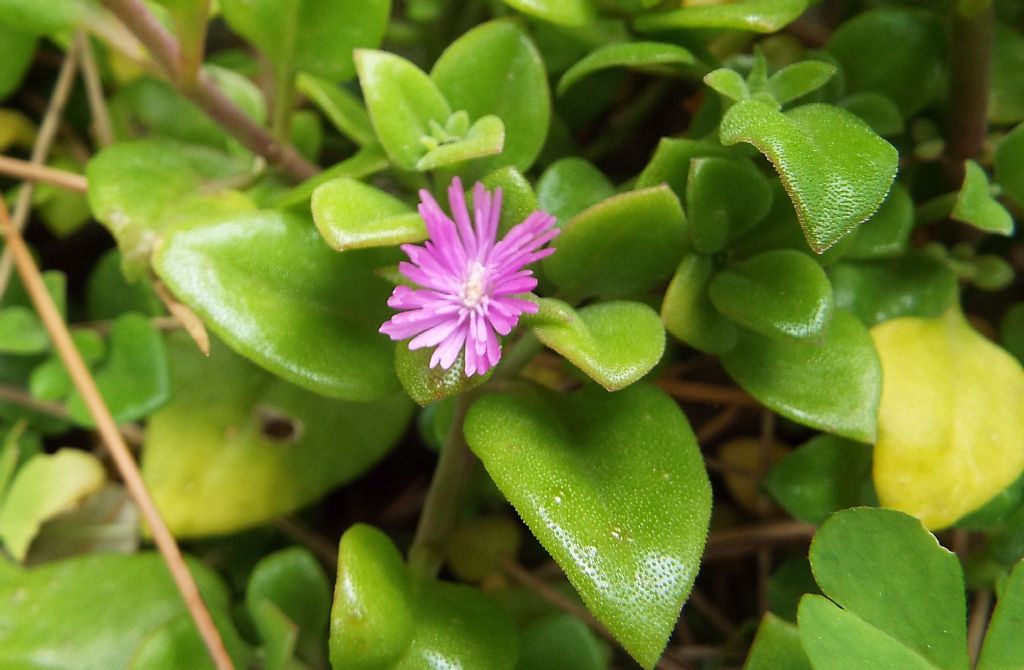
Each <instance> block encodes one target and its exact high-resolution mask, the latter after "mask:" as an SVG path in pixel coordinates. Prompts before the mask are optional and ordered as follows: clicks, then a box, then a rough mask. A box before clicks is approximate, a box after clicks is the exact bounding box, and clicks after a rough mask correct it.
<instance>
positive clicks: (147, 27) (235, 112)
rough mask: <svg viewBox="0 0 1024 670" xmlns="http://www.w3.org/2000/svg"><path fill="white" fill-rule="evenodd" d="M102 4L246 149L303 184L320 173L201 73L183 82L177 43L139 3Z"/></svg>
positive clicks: (107, 0) (124, 0)
mask: <svg viewBox="0 0 1024 670" xmlns="http://www.w3.org/2000/svg"><path fill="white" fill-rule="evenodd" d="M103 5H104V6H105V7H106V8H107V9H109V10H110V11H111V12H113V14H114V15H115V16H117V17H118V18H119V19H121V21H122V22H124V24H125V25H126V26H128V29H129V30H130V31H131V32H132V33H133V34H134V35H135V37H137V38H138V39H139V41H140V42H142V43H143V44H144V45H145V46H146V48H147V49H148V50H149V52H150V54H152V56H153V58H154V59H155V60H156V61H157V63H159V64H160V66H161V67H162V68H163V69H164V71H165V72H166V74H167V76H168V77H169V78H170V80H171V82H172V83H174V84H175V85H176V86H177V87H178V89H179V90H180V91H181V92H182V94H184V95H185V96H186V97H188V98H189V99H190V100H191V101H192V102H194V103H196V105H198V106H199V107H200V109H202V110H203V111H204V112H206V114H207V115H208V116H209V117H210V118H212V119H213V120H214V121H216V122H217V123H219V124H220V125H221V126H222V127H223V128H224V130H226V131H227V132H228V133H230V134H231V135H233V136H234V137H235V138H236V139H237V140H239V141H240V142H241V143H242V144H243V145H245V147H246V148H247V149H249V150H250V151H252V152H254V153H256V154H259V155H260V156H263V157H264V158H265V159H267V162H269V163H270V164H271V165H276V166H277V167H279V168H281V170H283V171H284V172H285V173H286V174H287V175H288V176H290V177H291V178H292V179H294V180H295V181H303V180H305V179H308V178H310V177H312V176H313V175H315V174H317V173H318V172H320V168H318V167H317V166H315V165H313V164H312V163H310V162H309V161H307V160H306V159H305V158H303V157H302V156H301V155H300V154H299V152H298V151H296V150H295V147H293V146H292V145H290V144H284V143H281V142H278V141H277V140H275V139H274V138H273V136H271V134H270V133H269V132H268V131H267V129H266V128H264V127H263V126H261V125H259V124H257V123H256V122H254V121H253V120H252V119H250V118H249V117H248V116H246V114H245V112H243V111H242V110H241V109H240V108H239V107H238V106H237V105H236V104H235V103H233V102H231V100H230V99H229V98H228V97H227V96H226V95H224V93H223V92H222V91H221V90H220V89H219V88H217V87H216V86H215V85H214V84H213V82H212V81H211V80H210V78H209V77H207V76H205V75H203V74H202V73H200V76H199V77H197V78H196V80H195V82H194V83H190V82H184V81H182V79H183V73H182V62H181V49H180V47H179V46H178V41H177V40H176V39H175V38H174V36H173V35H171V34H170V33H169V32H168V31H167V29H166V28H164V27H163V25H162V24H161V23H160V22H159V21H158V20H157V19H156V17H154V16H153V14H152V13H151V12H150V11H149V9H147V8H146V6H145V5H144V4H143V3H142V0H103Z"/></svg>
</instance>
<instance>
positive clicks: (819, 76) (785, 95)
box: [768, 60, 836, 105]
mask: <svg viewBox="0 0 1024 670" xmlns="http://www.w3.org/2000/svg"><path fill="white" fill-rule="evenodd" d="M835 73H836V66H835V65H832V64H831V63H826V62H824V61H819V60H806V61H803V62H800V63H793V64H792V65H787V66H786V67H784V68H782V69H781V70H779V71H778V72H776V73H775V74H773V75H772V76H771V77H770V78H769V79H768V93H770V94H771V96H772V97H773V98H775V100H776V101H777V102H778V103H779V104H780V105H784V104H786V103H787V102H792V101H793V100H796V99H797V98H800V97H803V96H805V95H807V94H808V93H810V92H811V91H816V90H818V89H819V88H821V87H822V86H824V85H825V84H827V83H828V80H829V79H831V78H832V75H834V74H835Z"/></svg>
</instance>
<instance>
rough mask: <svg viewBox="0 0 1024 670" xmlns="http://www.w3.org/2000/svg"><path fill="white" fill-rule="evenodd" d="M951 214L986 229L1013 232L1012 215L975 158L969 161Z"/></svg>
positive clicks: (1003, 233) (978, 227) (1001, 233)
mask: <svg viewBox="0 0 1024 670" xmlns="http://www.w3.org/2000/svg"><path fill="white" fill-rule="evenodd" d="M950 216H951V217H952V218H954V219H956V220H958V221H963V222H964V223H969V224H970V225H972V226H974V227H975V228H977V229H979V230H984V231H985V232H989V233H997V234H999V235H1007V236H1009V235H1013V217H1012V216H1011V215H1010V213H1009V212H1007V211H1006V208H1005V207H1003V206H1002V205H1000V204H999V202H998V201H996V199H995V198H993V197H992V194H991V193H990V191H989V186H988V176H986V175H985V170H984V169H983V168H982V167H981V166H980V165H978V164H977V163H976V162H975V161H967V163H966V174H965V176H964V183H963V186H961V187H960V193H959V195H957V198H956V204H955V205H953V213H952V214H951V215H950Z"/></svg>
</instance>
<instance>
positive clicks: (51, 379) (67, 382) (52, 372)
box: [28, 271, 120, 400]
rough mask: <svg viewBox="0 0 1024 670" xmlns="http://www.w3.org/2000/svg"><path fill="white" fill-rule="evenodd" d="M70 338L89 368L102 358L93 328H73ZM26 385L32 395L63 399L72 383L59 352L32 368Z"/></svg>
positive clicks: (103, 348) (102, 348)
mask: <svg viewBox="0 0 1024 670" xmlns="http://www.w3.org/2000/svg"><path fill="white" fill-rule="evenodd" d="M118 272H120V271H118ZM71 340H72V341H73V342H74V343H75V348H76V349H78V353H79V355H80V356H81V357H82V360H83V361H84V362H85V364H86V365H87V366H89V367H90V368H92V366H93V365H94V364H96V363H97V362H99V361H100V360H101V359H102V358H103V355H104V353H106V350H107V346H106V344H105V343H104V341H103V338H102V337H100V334H99V333H97V332H96V331H94V330H74V331H72V332H71ZM28 387H29V391H31V393H32V396H33V397H35V398H39V399H40V400H63V399H64V398H65V397H67V395H68V394H69V393H71V390H72V389H73V388H74V384H73V383H72V381H71V375H69V374H68V371H67V368H65V367H64V361H63V360H62V359H61V357H60V354H58V353H54V354H52V355H51V356H50V357H49V358H47V359H46V360H45V361H43V362H42V363H40V364H39V366H38V367H36V368H35V369H34V370H32V376H31V377H29V384H28Z"/></svg>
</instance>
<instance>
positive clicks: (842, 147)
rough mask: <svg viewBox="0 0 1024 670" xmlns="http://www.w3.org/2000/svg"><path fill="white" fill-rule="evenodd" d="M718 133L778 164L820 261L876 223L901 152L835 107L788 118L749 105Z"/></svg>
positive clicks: (734, 110)
mask: <svg viewBox="0 0 1024 670" xmlns="http://www.w3.org/2000/svg"><path fill="white" fill-rule="evenodd" d="M720 132H721V137H722V142H723V143H725V144H736V143H737V142H748V143H750V144H753V145H754V146H755V147H757V149H758V150H759V151H761V153H763V154H764V155H765V156H766V157H767V158H768V159H769V160H770V161H771V162H772V164H773V165H774V166H775V169H776V170H777V171H778V173H779V176H780V177H781V178H782V183H783V185H784V186H785V187H786V191H787V192H788V193H789V197H790V199H791V200H792V201H793V205H794V207H796V212H797V215H798V217H799V219H800V225H801V226H802V227H803V229H804V235H805V236H806V237H807V242H808V244H810V245H811V248H813V249H814V250H815V251H817V252H818V253H821V252H823V251H825V250H826V249H828V248H829V247H830V246H832V245H833V244H835V243H836V242H837V241H838V240H839V239H840V238H841V237H843V236H844V235H846V234H847V233H849V232H850V231H851V230H853V229H854V228H855V227H856V226H857V224H859V223H862V222H863V221H865V220H866V219H867V218H868V217H870V216H871V215H872V214H873V213H874V212H875V210H877V209H878V207H879V205H881V204H882V201H883V200H885V196H886V194H887V193H888V192H889V187H890V186H891V185H892V182H893V178H894V177H895V175H896V168H897V163H898V158H899V156H898V154H897V153H896V149H894V148H893V147H892V145H891V144H889V143H888V142H886V141H885V140H883V139H882V138H881V137H879V136H878V135H876V134H875V133H874V131H872V130H871V129H870V128H869V127H868V126H867V124H865V123H864V122H863V121H861V120H860V119H858V118H857V117H856V116H854V115H853V114H850V113H849V112H847V111H845V110H843V109H840V108H838V107H833V106H831V105H823V104H811V105H804V106H802V107H797V108H795V109H792V110H790V111H788V112H786V113H782V112H779V111H777V110H775V109H772V108H771V107H769V106H768V105H765V104H764V103H761V102H758V101H756V100H745V101H743V102H739V103H736V104H735V105H733V106H732V107H731V108H730V109H729V111H728V112H726V114H725V117H724V118H723V119H722V126H721V131H720Z"/></svg>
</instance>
